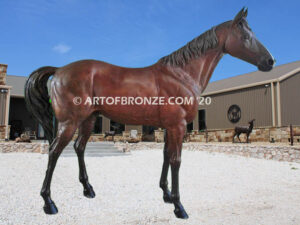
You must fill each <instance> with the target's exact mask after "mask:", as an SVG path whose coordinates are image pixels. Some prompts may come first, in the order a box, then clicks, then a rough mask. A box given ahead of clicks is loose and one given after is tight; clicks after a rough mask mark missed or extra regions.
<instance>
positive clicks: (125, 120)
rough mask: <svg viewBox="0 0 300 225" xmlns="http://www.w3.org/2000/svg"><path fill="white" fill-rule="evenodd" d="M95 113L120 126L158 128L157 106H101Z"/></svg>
mask: <svg viewBox="0 0 300 225" xmlns="http://www.w3.org/2000/svg"><path fill="white" fill-rule="evenodd" d="M97 111H99V112H100V113H101V114H103V115H104V116H106V117H108V118H110V119H111V120H113V121H116V122H119V123H122V124H131V125H152V126H160V120H159V111H158V107H157V106H152V105H103V106H101V107H99V108H98V110H97Z"/></svg>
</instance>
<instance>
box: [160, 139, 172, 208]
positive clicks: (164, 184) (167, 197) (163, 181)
mask: <svg viewBox="0 0 300 225" xmlns="http://www.w3.org/2000/svg"><path fill="white" fill-rule="evenodd" d="M167 148H168V142H167V138H166V137H165V146H164V163H163V167H162V172H161V177H160V182H159V186H160V188H161V189H162V190H163V192H164V194H163V199H164V202H166V203H172V199H171V192H170V190H169V188H168V171H169V166H170V158H169V155H168V152H167Z"/></svg>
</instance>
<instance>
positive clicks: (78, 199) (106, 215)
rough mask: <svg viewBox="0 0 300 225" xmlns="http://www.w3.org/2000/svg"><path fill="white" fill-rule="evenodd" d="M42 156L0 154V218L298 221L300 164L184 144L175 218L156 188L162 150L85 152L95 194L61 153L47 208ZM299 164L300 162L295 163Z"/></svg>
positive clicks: (124, 221) (33, 221)
mask: <svg viewBox="0 0 300 225" xmlns="http://www.w3.org/2000/svg"><path fill="white" fill-rule="evenodd" d="M46 164H47V155H41V154H37V153H7V154H0V224H1V225H2V224H14V225H15V224H17V225H19V224H51V225H53V224H93V225H95V224H105V225H113V224H130V225H133V224H164V225H165V224H172V225H173V224H197V225H198V224H213V225H215V224H222V225H224V224H234V225H237V224H243V225H245V224H251V225H252V224H256V225H258V224H264V225H265V224H272V225H274V224H276V225H279V224H282V225H289V224H300V214H299V209H300V164H297V163H286V162H277V161H268V160H264V159H254V158H244V157H239V156H233V155H224V154H217V153H216V154H215V153H207V152H193V151H184V152H183V157H182V166H181V171H180V178H181V179H180V183H181V185H180V189H181V200H182V203H183V205H184V206H185V209H186V211H187V212H188V214H189V216H190V218H189V219H188V220H179V219H176V218H175V216H174V214H173V205H170V204H164V203H163V200H162V191H161V190H160V189H159V188H158V183H159V177H160V172H161V166H162V150H158V149H157V150H153V151H149V150H148V151H133V152H132V154H131V155H129V156H114V157H101V158H92V157H87V158H86V164H87V169H88V172H89V177H90V182H91V184H92V185H93V186H94V190H95V192H96V198H94V199H87V198H85V197H84V196H83V194H82V186H81V184H80V183H79V181H78V165H77V158H75V157H65V158H63V157H61V158H60V159H59V161H58V164H57V167H56V170H55V173H54V177H53V181H52V189H51V190H52V197H53V200H54V201H55V203H56V205H57V207H58V210H59V213H58V214H56V215H50V216H49V215H45V214H44V212H43V210H42V207H43V201H42V198H41V197H40V196H39V192H40V188H41V185H42V181H43V178H44V173H45V169H46ZM298 168H299V169H298Z"/></svg>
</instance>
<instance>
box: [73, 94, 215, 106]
mask: <svg viewBox="0 0 300 225" xmlns="http://www.w3.org/2000/svg"><path fill="white" fill-rule="evenodd" d="M211 102H212V100H211V98H210V97H197V98H194V97H172V96H171V97H163V96H160V97H155V96H153V97H130V96H129V97H127V96H122V97H121V96H117V97H115V96H114V97H106V96H105V97H104V96H101V97H86V98H85V99H83V98H81V97H78V96H77V97H74V98H73V103H74V104H75V105H193V104H195V103H198V105H210V104H211Z"/></svg>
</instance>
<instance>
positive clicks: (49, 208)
mask: <svg viewBox="0 0 300 225" xmlns="http://www.w3.org/2000/svg"><path fill="white" fill-rule="evenodd" d="M44 212H45V213H46V214H49V215H54V214H56V213H58V209H57V207H56V205H55V204H54V202H53V203H50V204H47V205H44Z"/></svg>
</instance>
